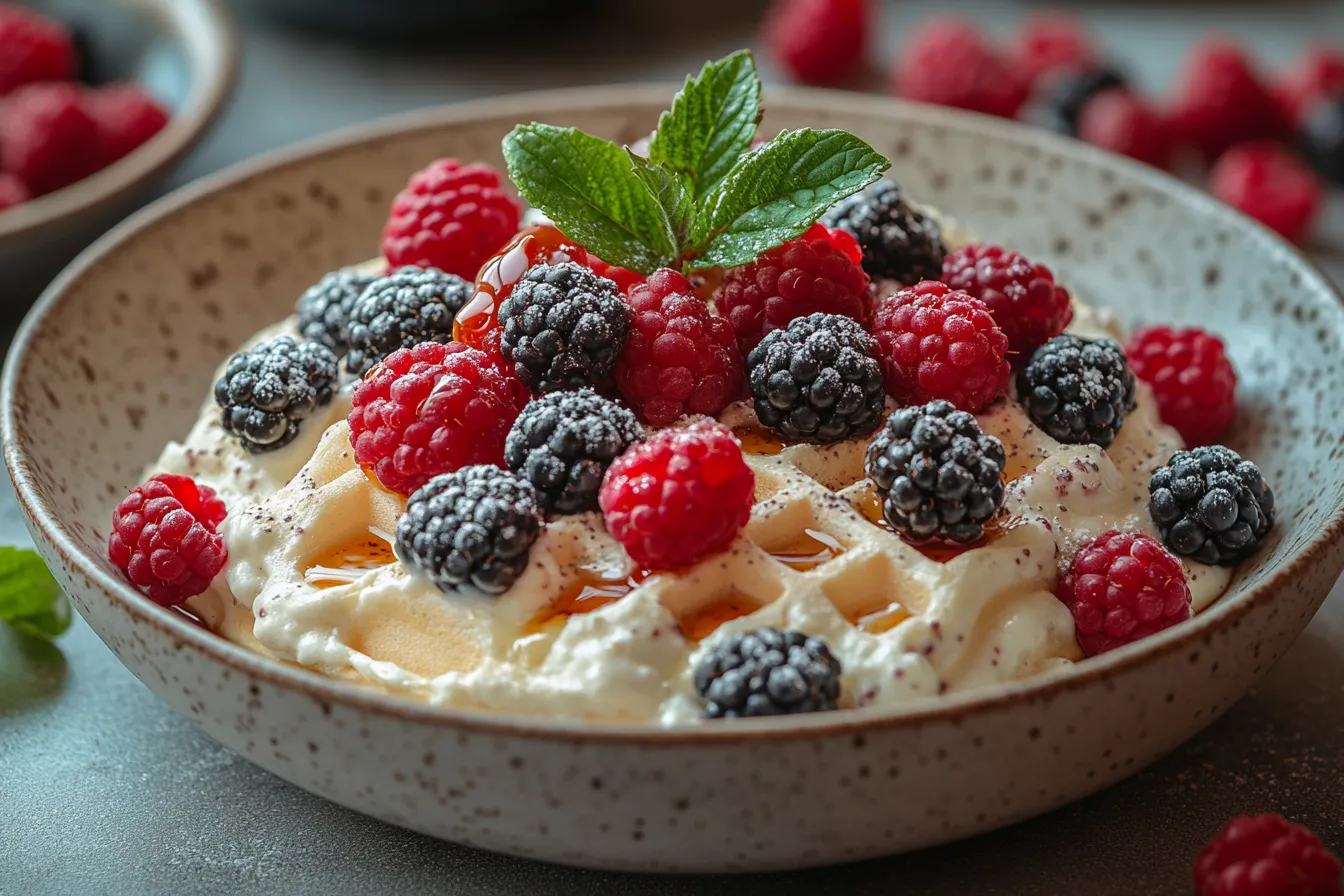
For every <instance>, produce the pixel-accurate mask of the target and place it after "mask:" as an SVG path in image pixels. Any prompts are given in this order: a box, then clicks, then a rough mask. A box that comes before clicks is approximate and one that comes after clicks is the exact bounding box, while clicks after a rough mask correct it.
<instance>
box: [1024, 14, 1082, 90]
mask: <svg viewBox="0 0 1344 896" xmlns="http://www.w3.org/2000/svg"><path fill="white" fill-rule="evenodd" d="M1009 55H1010V56H1011V57H1012V59H1013V60H1014V62H1016V64H1017V66H1018V67H1019V68H1020V69H1021V70H1022V71H1023V72H1025V73H1026V75H1027V77H1028V78H1029V79H1030V80H1031V82H1032V83H1033V84H1036V83H1039V82H1040V80H1041V79H1042V78H1043V77H1045V76H1047V75H1050V74H1053V73H1055V72H1059V71H1062V70H1063V71H1070V70H1071V71H1078V70H1082V69H1089V68H1093V67H1094V66H1095V65H1096V64H1097V60H1098V55H1099V53H1098V50H1097V46H1096V44H1095V43H1093V42H1092V38H1091V36H1090V35H1089V34H1088V33H1087V29H1086V28H1085V27H1084V26H1083V23H1082V22H1080V21H1078V19H1077V18H1075V17H1074V16H1072V15H1069V14H1068V13H1064V12H1058V11H1055V12H1047V13H1037V14H1035V15H1030V16H1027V17H1026V18H1025V19H1023V20H1022V23H1021V24H1020V25H1019V26H1018V28H1017V30H1016V31H1015V32H1014V33H1013V37H1012V41H1011V43H1010V48H1009Z"/></svg>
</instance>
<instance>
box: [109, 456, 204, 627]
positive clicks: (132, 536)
mask: <svg viewBox="0 0 1344 896" xmlns="http://www.w3.org/2000/svg"><path fill="white" fill-rule="evenodd" d="M224 515H225V509H224V502H223V501H221V500H219V499H218V498H216V497H215V492H214V490H213V489H210V488H208V487H206V486H204V485H201V484H200V483H198V482H196V481H195V480H194V479H191V478H189V477H187V476H173V475H169V474H167V473H164V474H160V475H158V476H154V477H152V478H150V479H149V480H148V481H146V482H144V483H142V484H141V485H137V486H136V487H135V488H133V489H131V492H130V494H128V495H127V496H126V497H125V498H123V499H122V501H121V503H120V504H118V505H117V508H116V510H114V511H112V535H111V536H110V537H109V538H108V542H107V556H108V559H109V560H111V561H112V565H113V566H115V567H116V568H117V569H119V570H121V571H122V573H124V574H125V575H126V578H128V579H130V581H131V584H133V585H135V586H136V587H137V588H139V589H140V590H141V591H142V592H144V593H145V594H146V595H148V597H149V599H150V600H152V601H154V603H156V604H160V605H161V606H165V607H175V606H177V605H178V604H180V603H182V602H183V601H185V600H186V599H187V598H189V597H194V596H196V595H197V594H202V593H204V592H205V590H206V589H207V588H209V587H210V582H211V581H212V580H213V579H214V578H215V576H217V575H219V573H220V570H222V569H223V568H224V563H225V561H226V560H228V557H229V552H228V550H227V549H226V548H225V547H224V538H223V537H222V536H221V535H220V534H219V531H218V529H219V524H220V523H221V522H223V520H224Z"/></svg>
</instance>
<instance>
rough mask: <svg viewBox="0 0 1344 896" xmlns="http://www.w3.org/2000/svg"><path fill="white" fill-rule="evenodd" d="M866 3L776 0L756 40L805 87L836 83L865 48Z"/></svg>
mask: <svg viewBox="0 0 1344 896" xmlns="http://www.w3.org/2000/svg"><path fill="white" fill-rule="evenodd" d="M870 21H871V14H870V10H869V9H868V0H775V3H774V5H773V6H772V7H771V8H770V11H769V12H767V13H766V17H765V20H764V21H763V23H762V26H761V40H762V43H764V44H765V45H766V46H767V47H769V48H770V51H771V54H772V55H773V56H774V57H775V59H776V60H778V62H779V63H780V65H782V66H783V67H784V69H785V70H786V71H788V73H789V74H790V75H792V76H793V77H794V78H795V79H796V80H798V81H802V82H803V83H804V84H818V85H822V86H825V85H828V84H836V83H839V82H841V81H843V80H845V78H846V77H848V76H849V75H851V74H853V73H854V72H855V71H856V70H857V69H858V68H859V66H860V65H862V63H863V61H864V54H865V52H866V51H867V48H868V32H869V27H870Z"/></svg>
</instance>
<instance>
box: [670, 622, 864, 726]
mask: <svg viewBox="0 0 1344 896" xmlns="http://www.w3.org/2000/svg"><path fill="white" fill-rule="evenodd" d="M840 671H841V669H840V661H839V660H838V659H836V658H835V655H834V654H832V653H831V649H830V648H829V647H827V646H826V642H825V641H823V640H822V639H820V638H814V637H811V636H809V635H805V634H803V633H802V632H794V631H780V630H779V629H773V628H761V629H757V630H756V631H753V632H747V633H746V634H742V635H732V636H730V637H727V638H724V639H722V640H720V641H719V642H718V643H716V644H715V645H714V646H713V647H712V648H711V649H710V650H708V651H707V652H706V653H705V654H703V655H702V656H701V657H700V659H699V661H698V662H697V663H696V664H695V689H696V690H697V691H699V693H700V696H701V697H703V698H704V701H705V715H707V716H708V717H709V718H711V719H735V718H745V717H749V716H779V715H791V714H793V713H800V712H821V711H823V710H828V709H835V707H836V700H837V699H839V697H840Z"/></svg>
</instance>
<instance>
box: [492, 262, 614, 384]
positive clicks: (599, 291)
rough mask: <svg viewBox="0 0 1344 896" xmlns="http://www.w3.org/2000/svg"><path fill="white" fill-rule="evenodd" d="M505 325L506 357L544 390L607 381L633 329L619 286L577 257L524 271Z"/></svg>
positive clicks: (502, 312) (505, 307)
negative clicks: (579, 263)
mask: <svg viewBox="0 0 1344 896" xmlns="http://www.w3.org/2000/svg"><path fill="white" fill-rule="evenodd" d="M499 323H500V326H501V327H502V328H503V331H502V337H501V340H500V347H501V349H502V350H503V352H504V358H505V359H506V360H508V361H510V362H511V363H512V364H513V366H514V369H515V370H516V371H517V374H518V379H520V380H522V381H523V385H525V386H527V387H528V388H529V389H531V390H532V391H533V392H538V393H545V392H555V391H557V390H560V389H578V388H581V387H583V386H597V385H600V384H601V383H603V382H605V381H606V380H607V379H609V378H610V377H611V373H612V371H613V370H614V369H615V368H616V360H617V359H618V358H619V357H620V354H621V346H622V344H623V343H624V342H625V336H626V333H627V332H628V331H629V329H630V318H629V311H628V310H627V309H626V305H625V302H624V301H623V300H622V298H621V291H620V289H619V288H618V287H617V286H616V284H615V283H613V282H611V281H610V280H608V279H606V278H605V277H599V276H597V275H596V274H594V273H593V272H592V271H590V270H588V269H587V268H585V267H583V266H582V265H578V264H575V263H574V262H572V261H567V262H564V263H562V264H539V265H536V266H535V267H533V268H532V269H531V270H529V271H528V272H527V273H526V274H524V275H523V279H521V280H519V281H518V283H517V284H516V285H515V286H514V287H513V292H511V293H510V294H509V297H508V298H507V299H505V300H504V303H503V304H501V305H500V306H499Z"/></svg>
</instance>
